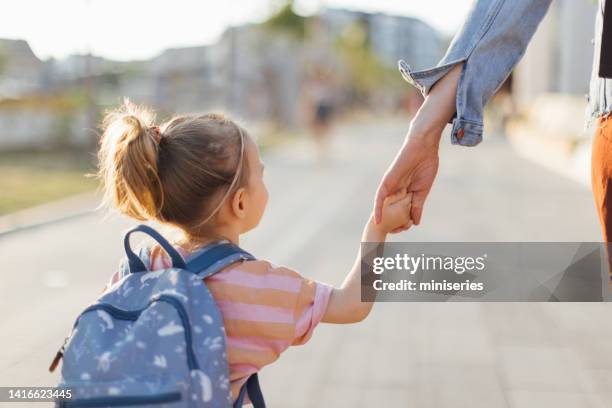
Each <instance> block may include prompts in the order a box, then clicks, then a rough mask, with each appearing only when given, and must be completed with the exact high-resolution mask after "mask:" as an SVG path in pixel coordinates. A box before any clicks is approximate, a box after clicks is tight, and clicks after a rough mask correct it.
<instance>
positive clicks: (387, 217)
mask: <svg viewBox="0 0 612 408" xmlns="http://www.w3.org/2000/svg"><path fill="white" fill-rule="evenodd" d="M411 207H412V193H407V192H406V191H405V190H404V191H402V192H399V193H395V194H393V195H390V196H388V197H387V198H385V200H384V202H383V207H382V217H381V220H380V223H379V224H376V226H375V227H376V228H378V229H380V232H382V233H383V234H389V233H396V232H400V231H404V230H407V229H408V228H410V227H411V226H412V219H411V217H410V209H411Z"/></svg>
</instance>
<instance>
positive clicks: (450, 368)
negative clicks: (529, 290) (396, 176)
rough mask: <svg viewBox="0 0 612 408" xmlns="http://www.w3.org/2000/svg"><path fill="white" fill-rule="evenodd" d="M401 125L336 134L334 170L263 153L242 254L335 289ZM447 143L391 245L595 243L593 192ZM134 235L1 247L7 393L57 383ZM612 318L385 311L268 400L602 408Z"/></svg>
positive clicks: (78, 221)
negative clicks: (58, 354) (415, 223)
mask: <svg viewBox="0 0 612 408" xmlns="http://www.w3.org/2000/svg"><path fill="white" fill-rule="evenodd" d="M407 128H408V123H407V121H381V122H379V123H362V124H358V123H354V124H352V125H344V126H341V127H339V128H338V129H337V131H336V135H335V136H336V138H335V140H334V143H333V146H332V149H331V152H332V157H333V160H331V161H330V162H328V163H325V164H320V163H318V162H317V161H316V160H315V157H314V152H313V149H312V146H310V145H309V143H308V142H307V141H300V142H296V143H291V144H288V145H286V146H283V147H281V148H280V149H278V150H276V151H274V152H270V153H269V154H267V155H266V156H265V157H264V161H265V162H266V176H265V177H266V181H267V184H268V186H269V190H270V197H271V198H270V205H269V207H268V210H267V213H266V215H265V217H264V219H263V221H262V225H261V227H260V228H258V229H257V230H256V231H254V232H253V233H252V234H249V236H247V237H246V238H245V240H244V241H243V246H244V247H245V248H246V249H248V250H251V251H252V252H254V253H255V254H256V255H257V256H258V257H260V258H267V259H270V260H271V261H273V262H275V263H277V264H286V265H288V266H291V267H293V268H295V269H297V270H298V271H300V272H301V273H302V274H304V275H306V276H309V277H311V278H314V279H319V280H323V281H326V282H328V283H332V284H340V283H341V282H342V280H343V278H344V276H345V274H346V273H347V272H348V270H349V268H350V266H351V264H352V262H353V260H354V257H355V254H356V251H357V248H358V245H359V237H360V233H361V229H362V227H363V224H364V223H365V221H366V219H367V216H368V214H369V211H370V208H371V202H372V196H373V193H374V191H375V188H376V184H377V182H378V180H379V178H380V176H381V175H382V173H383V172H384V170H385V167H386V165H387V164H388V163H389V162H390V161H391V159H392V157H393V155H394V153H395V151H396V150H397V148H398V147H399V145H401V141H402V137H403V134H404V133H405V131H406V129H407ZM442 144H443V149H442V152H441V168H440V173H439V176H438V179H437V182H436V184H435V186H434V190H433V191H432V193H431V195H430V197H429V200H428V203H427V206H426V210H425V214H424V219H423V222H422V225H421V226H419V227H417V228H413V229H411V230H409V231H407V232H405V233H403V234H401V235H399V236H395V237H393V238H392V239H393V240H397V241H402V240H412V241H489V240H491V241H597V240H599V239H600V237H599V227H598V224H597V220H596V215H595V211H594V208H593V203H592V200H591V197H590V193H589V191H588V190H587V189H586V188H584V187H583V186H581V185H578V184H576V183H574V182H572V181H568V180H567V179H564V178H562V177H560V176H558V175H556V174H553V173H550V172H548V171H547V170H545V169H543V168H540V167H538V166H537V165H535V164H532V163H530V162H527V161H525V160H522V159H520V158H518V157H517V156H516V155H515V154H514V153H513V152H512V151H511V149H510V148H509V146H508V144H507V143H506V142H505V141H503V140H500V139H490V140H487V141H486V142H484V143H483V145H481V146H479V147H478V148H476V149H467V148H460V147H455V146H449V145H448V142H447V140H446V139H445V141H444V142H443V143H442ZM131 224H132V223H131V222H129V221H127V220H125V219H123V218H121V217H117V216H113V217H103V216H102V214H100V213H93V214H87V215H83V216H81V217H78V218H72V219H67V220H65V221H61V222H58V223H54V224H50V225H48V226H42V227H38V228H36V229H32V230H23V231H20V232H17V233H14V234H9V235H5V236H3V237H0V259H2V260H3V267H2V271H3V273H2V278H3V279H2V281H3V282H2V284H0V299H1V300H0V302H1V305H2V306H3V307H2V310H4V311H5V313H4V316H3V318H2V320H0V345H1V347H0V384H1V385H4V386H8V385H15V386H26V385H51V384H54V383H55V382H56V381H57V375H49V374H48V372H47V366H48V364H49V362H50V359H51V358H52V357H53V355H54V353H55V351H56V349H57V347H58V346H59V345H60V344H61V342H62V340H63V338H64V336H65V334H66V332H67V331H68V329H69V327H70V326H71V324H72V323H73V319H74V317H75V316H76V315H77V313H78V312H79V311H80V310H81V309H82V308H83V307H84V306H85V305H87V304H88V303H89V302H91V301H92V300H93V299H94V298H95V296H96V295H97V294H98V293H99V291H100V290H101V289H102V287H103V286H104V283H105V282H106V280H107V279H108V277H109V275H110V273H111V272H112V271H113V270H114V269H115V267H116V265H117V262H118V259H119V257H120V256H121V236H122V232H123V231H124V230H125V229H126V228H127V227H128V226H130V225H131ZM609 314H610V306H609V305H607V304H540V303H535V304H511V303H499V304H494V303H482V304H479V303H453V304H426V303H424V304H421V303H381V304H377V305H375V307H374V310H373V312H372V313H371V315H370V316H369V317H368V319H367V320H366V321H365V322H363V323H361V324H356V325H349V326H331V325H321V326H320V327H319V328H317V330H316V331H315V335H314V336H313V338H312V340H311V341H310V342H309V343H307V344H306V345H304V346H300V347H296V348H294V349H291V350H289V351H288V352H287V353H286V354H285V355H283V356H282V357H281V358H280V360H279V361H278V362H277V363H275V364H274V365H272V366H270V367H266V368H265V369H264V370H263V371H262V373H261V381H262V387H263V390H264V393H265V396H266V399H267V401H268V403H269V405H270V406H271V407H387V406H401V407H419V408H421V407H453V408H460V407H487V408H490V407H512V408H522V407H538V408H540V407H544V408H545V407H555V408H563V407H572V408H581V407H608V406H610V405H612V388H611V387H612V354H610V353H609V351H608V350H609V347H608V344H609V342H610V339H611V338H612V319H610V317H609ZM37 406H44V404H39V405H37Z"/></svg>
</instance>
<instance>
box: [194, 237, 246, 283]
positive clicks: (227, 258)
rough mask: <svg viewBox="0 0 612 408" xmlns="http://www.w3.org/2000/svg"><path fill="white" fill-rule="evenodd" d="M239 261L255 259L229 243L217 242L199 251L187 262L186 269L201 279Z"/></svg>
mask: <svg viewBox="0 0 612 408" xmlns="http://www.w3.org/2000/svg"><path fill="white" fill-rule="evenodd" d="M240 260H245V261H253V260H255V257H254V256H253V255H251V254H250V253H248V252H246V251H245V250H243V249H241V248H240V247H239V246H237V245H234V244H232V243H231V242H227V241H224V242H218V243H215V244H211V245H208V246H206V247H204V248H203V249H201V250H199V251H198V252H197V253H195V254H194V255H193V256H192V257H190V259H189V261H188V262H187V266H186V267H185V269H187V270H188V271H190V272H193V273H195V274H196V275H198V276H200V277H201V278H207V277H209V276H210V275H213V274H215V273H217V272H219V271H220V270H221V269H223V268H225V267H226V266H228V265H231V264H233V263H235V262H238V261H240Z"/></svg>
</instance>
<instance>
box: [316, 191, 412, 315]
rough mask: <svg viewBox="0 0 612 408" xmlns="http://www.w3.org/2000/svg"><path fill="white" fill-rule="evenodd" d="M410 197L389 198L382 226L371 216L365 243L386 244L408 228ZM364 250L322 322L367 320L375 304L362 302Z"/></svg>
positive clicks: (364, 237) (386, 202)
mask: <svg viewBox="0 0 612 408" xmlns="http://www.w3.org/2000/svg"><path fill="white" fill-rule="evenodd" d="M411 199H412V195H411V194H406V193H405V192H403V193H400V194H396V195H394V196H391V197H388V198H387V200H385V203H384V206H383V211H382V213H383V215H382V220H381V222H380V223H379V224H376V223H375V222H374V216H373V215H372V216H370V219H369V220H368V223H367V224H366V226H365V228H364V230H363V234H362V236H361V241H362V242H380V243H383V242H385V240H386V238H387V234H388V233H390V232H392V231H394V230H397V229H398V228H401V227H405V226H407V225H408V226H409V225H410V223H411V221H410V202H411ZM360 275H361V247H360V249H359V251H357V259H355V263H354V264H353V267H352V268H351V270H350V272H349V273H348V275H347V276H346V278H345V279H344V282H343V283H342V285H341V286H340V287H339V288H334V290H333V291H332V293H331V297H330V299H329V303H328V305H327V310H326V311H325V315H324V316H323V319H322V320H321V321H323V322H325V323H356V322H360V321H362V320H363V319H365V318H366V317H367V316H368V314H369V313H370V310H372V306H373V305H374V303H373V302H362V301H361V276H360Z"/></svg>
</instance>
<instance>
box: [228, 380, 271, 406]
mask: <svg viewBox="0 0 612 408" xmlns="http://www.w3.org/2000/svg"><path fill="white" fill-rule="evenodd" d="M247 392H248V393H249V399H250V400H251V403H252V404H253V408H266V402H265V401H264V398H263V394H262V393H261V388H260V387H259V378H258V377H257V373H255V374H251V376H250V377H249V379H248V380H247V382H246V383H245V384H244V385H243V386H242V388H241V389H240V394H238V398H236V402H235V403H234V407H233V408H241V407H242V403H243V402H244V394H245V393H247Z"/></svg>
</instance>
